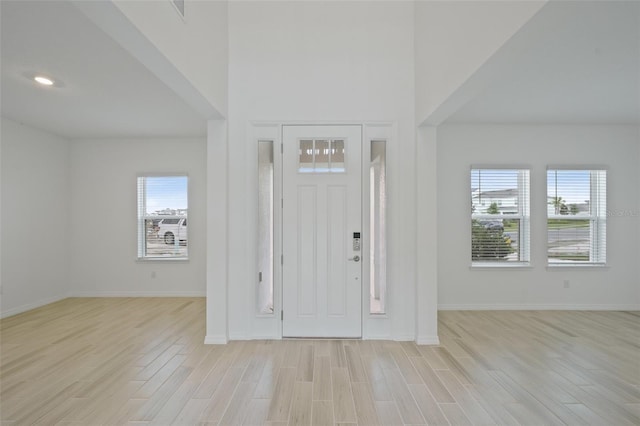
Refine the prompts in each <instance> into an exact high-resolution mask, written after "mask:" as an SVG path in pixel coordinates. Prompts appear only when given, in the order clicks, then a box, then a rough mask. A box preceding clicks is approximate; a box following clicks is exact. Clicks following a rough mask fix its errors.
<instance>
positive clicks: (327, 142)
mask: <svg viewBox="0 0 640 426" xmlns="http://www.w3.org/2000/svg"><path fill="white" fill-rule="evenodd" d="M344 143H345V140H344V139H300V140H299V141H298V144H299V148H298V157H299V160H298V172H299V173H344V172H345V171H346V169H345V162H344Z"/></svg>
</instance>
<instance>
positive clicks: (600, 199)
mask: <svg viewBox="0 0 640 426" xmlns="http://www.w3.org/2000/svg"><path fill="white" fill-rule="evenodd" d="M606 221H607V172H606V170H603V169H590V170H586V169H571V170H569V169H559V168H549V169H547V259H548V263H549V264H550V265H569V264H604V263H606V251H607V243H606V235H607V231H606V226H607V223H606Z"/></svg>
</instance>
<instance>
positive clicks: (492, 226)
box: [478, 220, 504, 231]
mask: <svg viewBox="0 0 640 426" xmlns="http://www.w3.org/2000/svg"><path fill="white" fill-rule="evenodd" d="M478 223H480V225H482V226H484V227H485V228H486V229H488V230H490V231H504V224H503V223H502V221H501V220H479V221H478Z"/></svg>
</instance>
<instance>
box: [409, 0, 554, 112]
mask: <svg viewBox="0 0 640 426" xmlns="http://www.w3.org/2000/svg"><path fill="white" fill-rule="evenodd" d="M545 4H546V0H540V1H448V2H447V1H417V2H416V6H415V28H416V44H415V46H416V118H417V122H418V123H421V122H422V121H423V120H425V119H426V118H427V117H429V116H430V115H431V114H432V113H433V112H434V111H435V110H436V109H437V108H438V107H439V106H440V105H441V104H442V103H443V102H444V101H446V100H447V99H448V98H449V97H450V96H451V94H452V93H454V92H455V90H456V89H458V88H459V87H460V86H461V85H462V84H463V83H464V82H465V81H467V79H469V77H471V76H472V75H473V74H474V73H475V72H476V71H477V70H478V69H479V68H480V67H481V66H482V64H484V63H485V62H486V61H487V60H488V59H489V58H490V57H491V56H492V55H493V54H494V53H495V52H496V51H497V50H498V49H500V47H502V46H503V45H504V43H505V42H506V41H507V40H508V39H509V38H510V37H511V36H513V34H515V33H516V32H517V31H518V30H519V29H520V28H522V26H523V25H524V24H525V23H526V22H527V21H528V20H529V19H531V17H532V16H533V15H535V14H536V13H537V12H538V11H539V10H540V9H541V8H542V7H543V6H544V5H545ZM435 124H439V123H435Z"/></svg>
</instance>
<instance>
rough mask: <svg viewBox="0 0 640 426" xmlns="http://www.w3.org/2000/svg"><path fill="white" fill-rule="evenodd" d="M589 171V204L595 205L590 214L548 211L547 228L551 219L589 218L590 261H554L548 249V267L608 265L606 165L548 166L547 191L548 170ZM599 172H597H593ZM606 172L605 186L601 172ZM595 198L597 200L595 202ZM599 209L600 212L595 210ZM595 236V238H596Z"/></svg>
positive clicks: (606, 173)
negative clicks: (549, 212) (578, 214)
mask: <svg viewBox="0 0 640 426" xmlns="http://www.w3.org/2000/svg"><path fill="white" fill-rule="evenodd" d="M554 170H557V171H572V170H575V171H589V172H590V179H591V185H590V194H589V196H590V199H589V204H590V205H591V206H595V208H594V209H591V210H590V214H589V215H588V216H571V215H556V214H552V215H549V214H548V213H547V221H546V229H547V233H548V231H549V219H556V220H576V221H577V220H589V245H590V247H589V261H588V262H581V261H562V262H560V261H552V260H550V259H549V252H548V251H547V268H548V269H553V268H580V267H583V268H603V267H607V199H606V198H607V192H608V182H609V180H608V177H607V175H608V172H609V171H608V168H607V167H604V166H583V165H581V166H548V167H547V173H545V178H546V179H547V183H546V185H547V193H548V191H549V188H548V185H549V180H548V177H547V176H548V172H549V171H554ZM593 172H597V173H593ZM601 173H604V176H605V183H604V188H602V184H601V182H600V181H599V180H600V174H601ZM603 189H604V198H605V201H604V203H602V204H601V203H600V200H601V198H602V190H603ZM594 200H595V202H594ZM596 209H599V210H600V211H599V212H595V213H594V211H595V210H596ZM594 236H595V238H594ZM594 253H597V255H598V259H593V255H594Z"/></svg>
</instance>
